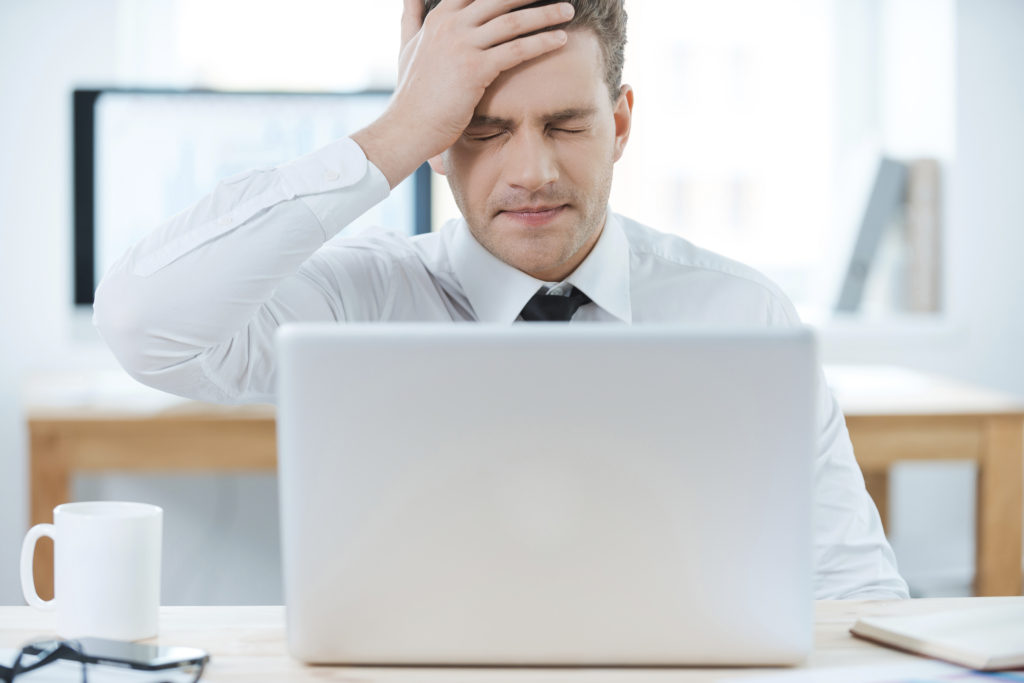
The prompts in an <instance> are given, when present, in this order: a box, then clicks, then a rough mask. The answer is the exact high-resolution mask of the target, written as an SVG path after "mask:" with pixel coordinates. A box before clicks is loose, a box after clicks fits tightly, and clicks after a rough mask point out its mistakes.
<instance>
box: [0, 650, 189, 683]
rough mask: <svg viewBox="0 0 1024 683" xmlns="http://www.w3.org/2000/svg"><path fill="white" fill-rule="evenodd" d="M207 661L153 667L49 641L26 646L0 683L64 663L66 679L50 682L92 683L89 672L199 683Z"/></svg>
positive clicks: (1, 673)
mask: <svg viewBox="0 0 1024 683" xmlns="http://www.w3.org/2000/svg"><path fill="white" fill-rule="evenodd" d="M207 661H208V658H207V657H205V656H203V657H201V658H196V659H192V660H182V661H177V662H173V663H170V664H166V665H151V664H147V663H142V662H130V661H126V660H122V659H113V658H105V657H103V656H102V655H95V654H90V653H89V652H86V651H85V650H83V648H82V644H81V643H80V642H79V641H76V640H48V641H41V642H37V643H30V644H28V645H26V646H25V647H23V648H22V649H21V652H19V653H18V657H17V658H16V659H15V660H14V664H13V665H12V666H11V667H9V668H8V667H5V666H0V683H16V682H20V680H21V679H20V678H18V677H19V676H21V675H22V674H27V673H29V672H30V671H35V670H36V669H40V668H42V667H44V666H46V665H48V664H53V663H54V662H63V663H64V664H63V666H64V669H65V671H66V674H65V675H66V679H65V678H64V677H61V678H59V679H58V678H53V679H48V680H67V681H69V683H70V682H75V683H89V672H90V671H93V672H94V673H96V674H97V675H98V676H99V677H100V678H101V679H102V680H104V681H106V680H111V681H124V682H125V683H135V682H137V681H138V682H141V681H145V682H147V683H156V682H157V681H160V682H161V683H165V682H166V683H196V681H198V680H199V679H200V678H201V677H202V675H203V669H204V668H205V666H206V662H207ZM76 665H77V666H76ZM58 666H60V664H58ZM101 672H102V673H101Z"/></svg>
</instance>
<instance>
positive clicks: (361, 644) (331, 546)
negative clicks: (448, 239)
mask: <svg viewBox="0 0 1024 683" xmlns="http://www.w3.org/2000/svg"><path fill="white" fill-rule="evenodd" d="M277 343H278V350H277V352H278V355H279V365H278V369H279V375H278V417H277V419H278V423H277V436H278V462H279V485H280V506H281V533H282V551H283V576H284V593H285V602H286V607H287V609H286V612H287V630H288V645H289V648H290V651H291V653H292V655H293V656H294V657H296V658H297V659H299V660H302V661H305V662H309V663H333V664H350V665H356V664H367V665H488V666H490V665H516V666H521V665H527V666H532V665H536V666H553V665H554V666H562V665H568V666H575V665H581V666H686V665H787V664H795V663H798V662H800V661H802V660H803V659H804V658H805V657H806V656H807V654H808V653H809V652H810V650H811V647H812V630H813V599H812V588H811V571H812V559H811V558H812V554H811V519H810V517H811V487H812V481H811V474H812V463H813V459H814V443H815V422H816V420H815V391H816V387H817V379H816V377H817V361H816V359H815V347H814V340H813V337H812V334H811V333H810V331H808V330H807V329H791V330H765V329H758V330H712V329H694V328H687V327H660V326H619V325H565V324H544V323H534V324H530V325H513V326H491V325H486V324H462V325H460V324H451V323H449V324H415V325H411V324H375V325H374V324H370V325H362V324H350V325H336V324H300V325H289V326H286V327H284V328H282V330H281V331H280V332H279V336H278V340H277Z"/></svg>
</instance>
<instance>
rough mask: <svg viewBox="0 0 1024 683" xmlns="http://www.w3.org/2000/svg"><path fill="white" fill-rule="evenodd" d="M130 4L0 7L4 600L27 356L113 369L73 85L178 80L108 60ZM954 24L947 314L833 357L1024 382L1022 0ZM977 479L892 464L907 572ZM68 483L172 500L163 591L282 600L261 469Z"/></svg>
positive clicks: (935, 561)
mask: <svg viewBox="0 0 1024 683" xmlns="http://www.w3.org/2000/svg"><path fill="white" fill-rule="evenodd" d="M631 1H634V2H635V1H638V0H631ZM639 1H645V0H639ZM125 4H126V3H124V2H120V3H119V2H117V1H116V0H90V2H88V3H83V2H76V1H75V0H13V1H8V2H3V3H0V86H2V87H0V98H2V105H3V106H0V150H2V154H0V325H2V326H0V329H2V331H3V333H2V334H0V604H15V603H20V601H21V597H20V591H19V588H18V581H17V566H16V563H17V555H18V548H19V546H20V539H21V536H22V534H23V533H24V529H25V526H26V523H27V499H26V494H25V491H26V466H25V462H26V443H25V433H24V427H23V416H22V414H21V411H20V407H19V401H18V386H19V383H20V382H21V380H22V378H23V377H24V376H25V375H26V374H28V373H30V372H32V371H33V370H38V369H44V368H45V369H52V368H60V367H64V368H80V367H83V368H88V367H110V366H111V365H112V361H111V359H110V357H109V355H108V354H107V352H106V351H105V350H104V349H103V348H102V347H100V346H97V345H89V344H82V343H80V342H76V341H74V339H73V335H72V333H71V330H70V322H71V321H70V315H69V312H70V305H69V300H70V280H69V273H70V268H69V260H70V253H71V252H70V250H71V244H70V211H69V208H70V165H69V158H70V151H69V141H70V135H69V131H70V99H69V92H70V90H71V88H72V87H73V86H75V85H90V84H102V85H110V84H118V83H120V84H124V85H131V84H137V83H136V79H138V78H140V75H142V74H154V73H156V74H160V77H161V78H162V79H163V80H164V81H165V83H171V84H173V83H174V82H175V79H182V78H185V77H186V76H187V75H186V74H182V73H180V72H179V71H176V70H175V68H174V67H173V65H168V64H166V63H163V62H161V55H162V54H164V50H165V49H169V48H170V46H169V45H167V44H165V45H160V44H159V43H157V44H155V45H153V46H151V48H150V50H149V52H148V53H147V55H148V57H147V63H146V64H134V65H132V63H131V62H125V61H123V60H118V51H123V52H127V53H132V54H134V53H135V52H136V51H137V47H133V46H132V40H133V36H137V35H138V34H137V33H136V32H135V31H133V26H132V25H131V24H130V22H129V23H127V24H126V25H125V24H123V25H121V30H119V24H118V20H117V16H119V15H118V13H117V11H118V9H119V8H120V7H122V6H123V5H125ZM127 4H128V5H130V1H129V2H128V3H127ZM160 4H162V5H168V3H167V2H162V3H160ZM120 16H122V17H124V16H126V15H124V14H123V13H122V14H121V15H120ZM128 16H130V15H128ZM122 21H125V20H124V19H123V18H122ZM956 31H957V36H958V38H957V39H958V48H957V57H956V70H957V89H956V95H955V97H956V109H957V119H956V127H955V138H956V149H955V154H954V159H953V163H952V166H951V167H950V169H949V171H948V174H947V177H946V190H947V199H948V221H947V236H948V237H947V243H946V258H947V261H948V267H947V274H948V277H947V283H948V287H947V290H946V295H947V302H948V310H949V318H948V319H949V325H948V326H946V327H943V328H941V329H939V331H938V332H936V331H935V330H933V329H931V328H928V327H926V328H925V329H924V330H923V331H922V330H920V329H916V328H915V329H912V330H911V331H910V332H909V333H907V334H906V335H903V336H902V337H893V335H891V334H882V333H878V334H876V333H874V332H872V333H869V334H868V335H867V336H861V337H860V338H858V339H855V342H854V343H851V342H850V341H849V340H850V337H847V338H846V341H844V340H842V339H833V340H829V341H828V344H827V345H826V353H827V354H828V357H829V358H831V359H833V360H857V361H865V362H897V363H903V364H906V365H910V366H914V367H919V368H923V369H926V370H933V371H938V372H945V373H948V374H952V375H955V376H958V377H962V378H965V379H970V380H975V381H978V382H982V383H985V384H988V385H991V386H993V387H997V388H1002V389H1005V390H1009V391H1014V392H1016V393H1020V394H1024V362H1021V360H1020V359H1019V355H1020V348H1021V347H1022V346H1024V343H1022V342H1024V300H1022V297H1024V269H1022V268H1021V267H1020V265H1019V264H1018V261H1019V259H1020V255H1021V254H1024V192H1022V191H1021V187H1024V126H1022V125H1021V123H1020V122H1021V121H1022V120H1024V75H1022V73H1024V72H1021V70H1020V68H1019V65H1021V64H1024V41H1020V40H1019V36H1021V35H1024V3H1022V2H1019V0H959V2H958V3H957V27H956ZM151 33H158V32H151ZM126 64H127V65H126ZM894 339H901V341H896V342H894V341H893V340H894ZM970 477H971V475H970V472H968V471H964V469H963V468H959V469H957V468H955V467H954V468H931V469H929V470H926V471H923V472H922V471H915V472H909V473H906V476H903V473H901V474H900V475H899V476H898V477H897V480H896V482H895V489H896V491H895V493H896V500H895V501H894V513H893V514H894V521H895V522H896V529H895V534H894V536H895V537H894V542H896V543H897V550H898V553H899V555H900V557H901V562H903V565H904V568H905V569H907V570H908V573H909V572H910V570H914V571H917V572H919V573H920V574H921V575H922V576H924V575H926V574H927V571H928V569H929V567H940V568H941V567H947V568H951V569H950V570H949V571H947V574H948V575H949V576H951V577H952V578H951V579H950V582H951V584H955V583H958V582H959V583H960V584H964V585H965V582H966V581H968V580H969V574H968V573H967V572H969V566H968V565H969V553H970V536H969V534H970V528H971V523H970V519H969V514H970V510H971V499H970V496H971V480H970ZM75 491H76V495H77V496H81V497H91V496H94V495H96V496H98V495H104V496H117V497H127V498H139V499H146V500H151V501H153V502H157V503H159V504H162V505H164V506H165V508H167V510H168V522H167V525H168V528H167V542H166V543H165V554H166V555H167V558H166V560H167V561H166V562H165V573H166V581H165V584H164V585H165V598H166V600H165V601H166V602H178V603H184V602H196V603H201V602H234V603H245V602H270V601H279V600H280V588H279V583H278V574H277V571H278V570H277V559H276V551H277V535H276V534H277V531H276V522H275V520H276V493H275V490H274V483H273V480H272V479H271V478H270V477H261V476H251V477H212V478H197V477H175V478H172V479H169V480H157V479H156V478H142V477H115V478H109V479H104V480H99V479H97V478H83V479H82V480H80V481H78V482H77V483H76V489H75ZM940 501H941V502H940ZM950 529H952V530H953V532H951V531H950Z"/></svg>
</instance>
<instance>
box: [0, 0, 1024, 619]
mask: <svg viewBox="0 0 1024 683" xmlns="http://www.w3.org/2000/svg"><path fill="white" fill-rule="evenodd" d="M627 10H628V11H629V15H630V26H629V34H630V42H629V45H628V47H627V55H626V70H625V74H624V77H625V80H626V81H627V82H629V83H630V84H632V85H633V86H634V88H635V89H636V106H635V117H634V127H633V135H632V140H631V142H630V145H629V147H628V148H627V151H626V155H625V157H624V159H623V160H622V162H620V164H619V165H618V166H617V168H616V177H615V185H614V189H613V194H612V198H611V204H612V207H613V208H614V209H615V210H617V211H619V212H622V213H625V214H628V215H631V216H632V217H634V218H637V219H639V220H641V221H643V222H645V223H648V224H649V225H652V226H654V227H656V228H659V229H662V230H665V231H669V232H676V233H678V234H681V235H683V236H685V237H687V238H688V239H690V240H692V241H694V242H696V243H698V244H700V245H702V246H705V247H708V248H710V249H713V250H716V251H719V252H722V253H724V254H726V255H728V256H731V257H734V258H737V259H739V260H741V261H745V262H747V263H749V264H751V265H753V266H755V267H757V268H758V269H760V270H762V271H764V272H765V273H766V274H768V275H769V276H770V277H772V278H773V279H775V280H776V281H777V282H779V284H780V285H782V287H783V288H784V289H785V290H786V292H787V293H788V294H789V296H790V297H792V298H793V300H794V301H795V303H796V304H797V306H798V308H799V310H800V312H801V314H802V315H803V316H804V318H805V320H806V321H807V322H809V323H811V324H812V325H814V326H815V327H816V328H817V330H818V332H819V334H820V340H821V348H822V358H823V360H824V362H826V363H830V364H835V363H842V364H896V365H902V366H906V367H910V368H915V369H919V370H923V371H927V372H934V373H939V374H942V375H945V376H948V377H952V378H957V379H961V380H966V381H970V382H973V383H977V384H981V385H984V386H987V387H991V388H993V389H998V390H1001V391H1005V392H1009V393H1014V394H1017V395H1024V361H1022V359H1021V356H1022V349H1024V269H1022V268H1021V266H1020V263H1019V261H1020V257H1021V256H1020V255H1021V254H1024V191H1022V188H1024V71H1022V70H1021V65H1024V41H1022V40H1021V36H1024V2H1021V1H1020V0H773V1H772V2H764V1H763V0H715V1H714V2H708V1H706V0H705V1H698V0H672V1H671V2H668V1H666V0H627ZM400 14H401V2H400V1H399V0H386V1H380V0H374V1H373V2H366V1H357V0H294V1H293V2H289V3H283V2H266V1H259V0H244V1H243V0H178V1H173V0H89V2H79V1H75V0H4V1H3V2H2V3H0V86H2V90H0V97H2V98H3V104H4V106H3V107H0V150H2V151H3V153H2V155H0V320H2V322H3V325H2V329H3V334H2V336H0V604H19V603H20V602H21V595H20V589H19V587H18V586H19V584H18V570H17V558H18V551H19V548H20V543H21V538H22V536H23V534H24V532H25V530H26V529H27V526H28V501H27V449H28V444H27V433H26V428H25V414H24V405H23V391H24V387H25V385H26V383H27V382H28V381H29V380H30V379H31V378H32V377H34V376H37V375H38V374H40V373H53V372H62V373H78V372H82V373H85V372H91V371H97V370H113V369H115V368H116V364H115V363H114V361H113V358H112V357H111V355H110V354H109V352H107V350H106V349H105V347H104V346H103V344H102V342H101V341H100V340H99V339H98V337H97V336H96V335H95V333H93V332H92V331H91V330H90V328H89V325H88V312H87V311H83V310H75V307H74V306H73V304H72V295H71V292H72V208H71V207H72V201H71V183H72V168H71V94H70V93H71V91H72V90H73V89H74V88H76V87H142V88H174V89H189V88H211V89H218V90H260V91H295V90H300V91H351V90H360V89H366V88H383V89H387V88H390V87H393V85H394V77H395V75H394V64H395V57H396V53H397V48H398V23H399V17H400ZM882 157H888V158H894V159H898V160H902V161H907V162H911V161H918V160H925V161H930V162H934V163H935V164H936V165H937V168H938V170H939V176H938V178H939V181H938V183H937V184H934V189H935V190H936V191H937V192H938V195H937V197H938V200H937V207H938V210H937V213H936V218H937V223H936V225H938V232H937V235H938V238H939V243H940V245H941V246H940V250H939V251H938V252H937V254H938V255H937V256H936V257H934V258H933V259H932V261H931V262H930V263H928V264H927V267H928V268H930V269H931V270H930V272H931V273H932V274H933V275H934V278H935V281H936V282H937V283H938V284H937V287H936V289H935V292H934V293H935V298H934V300H933V301H932V303H931V304H926V305H920V304H915V303H913V302H911V301H910V299H909V298H908V292H907V287H908V285H907V279H908V278H907V272H908V267H909V266H908V263H909V262H910V261H912V260H913V258H914V254H913V253H910V251H909V250H910V247H908V244H907V241H906V240H905V238H904V234H903V232H901V227H900V221H899V220H898V217H897V220H895V221H894V222H893V224H892V225H888V226H886V229H885V236H884V238H883V239H882V240H881V244H880V246H879V249H878V251H877V253H876V254H875V256H876V258H875V259H874V261H873V264H872V269H871V271H870V274H869V278H868V280H867V281H866V282H865V286H864V290H863V294H864V296H863V300H862V303H861V305H860V306H859V307H858V309H857V310H856V311H854V312H847V313H843V314H839V313H836V312H835V304H836V301H837V297H838V295H839V292H840V289H841V287H842V285H843V281H844V280H843V278H844V275H845V272H846V267H847V264H848V263H849V260H850V257H851V253H852V250H853V248H854V245H855V243H856V239H857V236H858V234H859V233H858V230H859V227H860V217H861V216H862V214H863V210H864V206H865V202H866V198H867V197H868V195H869V192H870V188H871V186H872V182H873V179H874V174H875V172H876V170H877V165H878V160H879V159H880V158H882ZM281 161H286V159H281ZM434 185H435V190H434V193H433V196H434V198H435V205H434V215H435V224H439V222H440V220H443V219H444V218H446V217H448V216H451V215H453V214H454V211H455V208H454V206H453V204H452V202H451V200H450V198H449V197H448V193H447V186H446V185H445V183H444V182H443V181H442V180H441V179H435V183H434ZM211 189H212V188H211ZM181 208H184V207H181ZM146 227H155V225H154V226H146ZM395 227H406V226H395ZM74 495H75V498H76V499H83V500H84V499H93V498H104V499H128V500H142V501H148V502H153V503H156V504H159V505H162V506H163V507H164V509H165V540H164V580H163V581H164V583H163V601H164V603H165V604H266V603H278V602H281V601H282V597H281V587H280V569H279V566H278V544H279V538H278V531H277V507H276V506H277V496H276V487H275V480H274V477H273V476H272V475H270V474H259V475H257V474H253V475H231V476H226V475H225V476H221V475H209V476H185V475H173V476H172V475H152V476H149V475H147V476H127V475H124V476H122V475H103V476H79V477H78V478H76V480H75V482H74ZM891 496H892V502H891V509H890V514H891V526H890V530H889V531H890V540H891V541H892V543H893V546H894V548H895V550H896V554H897V557H898V559H899V562H900V567H901V570H902V571H903V573H904V575H905V576H906V578H907V579H908V581H909V582H910V584H911V587H912V591H913V593H914V594H915V595H917V596H937V595H961V594H968V593H969V591H970V583H971V579H972V575H973V542H974V541H973V538H974V537H973V533H974V532H973V524H974V520H973V509H974V471H973V469H972V467H971V466H970V465H966V464H963V465H961V464H955V463H952V464H950V463H947V464H941V465H940V464H936V463H918V464H914V465H909V464H908V465H900V466H898V467H897V468H896V470H895V472H894V473H893V479H892V484H891ZM754 524H755V521H754V520H751V525H752V528H753V526H754Z"/></svg>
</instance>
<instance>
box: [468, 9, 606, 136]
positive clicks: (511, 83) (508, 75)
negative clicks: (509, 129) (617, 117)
mask: <svg viewBox="0 0 1024 683" xmlns="http://www.w3.org/2000/svg"><path fill="white" fill-rule="evenodd" d="M584 106H590V107H596V108H598V109H599V110H600V108H601V107H602V106H603V107H608V108H610V103H609V102H608V89H607V87H606V86H605V83H604V60H603V58H602V55H601V45H600V43H598V40H597V36H596V35H595V34H594V32H593V31H592V30H590V29H575V30H570V31H569V39H568V41H567V42H566V44H565V45H563V46H562V47H561V48H559V49H557V50H555V51H554V52H549V53H548V54H546V55H542V56H540V57H538V58H537V59H532V60H530V61H529V62H525V63H523V64H520V65H519V66H517V67H515V68H514V69H510V70H508V71H505V72H503V73H502V74H501V75H500V76H498V78H497V80H495V81H494V83H492V84H491V85H490V87H488V88H487V90H486V92H485V93H484V96H483V98H482V99H481V100H480V103H479V104H478V105H477V108H476V115H477V116H497V117H506V118H516V119H521V118H530V117H532V116H542V115H544V114H547V113H550V112H552V111H559V110H562V109H567V108H571V107H584Z"/></svg>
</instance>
